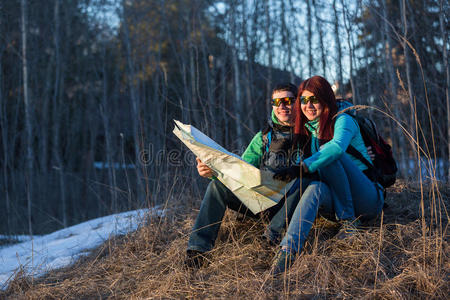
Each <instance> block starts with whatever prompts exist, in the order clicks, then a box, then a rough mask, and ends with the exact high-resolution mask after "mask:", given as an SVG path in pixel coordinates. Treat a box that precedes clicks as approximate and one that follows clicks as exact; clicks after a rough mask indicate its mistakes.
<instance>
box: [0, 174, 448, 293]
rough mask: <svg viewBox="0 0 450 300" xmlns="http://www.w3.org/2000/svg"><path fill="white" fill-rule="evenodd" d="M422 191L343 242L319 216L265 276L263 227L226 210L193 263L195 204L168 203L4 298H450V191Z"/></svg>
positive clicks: (398, 194) (23, 281)
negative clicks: (189, 249)
mask: <svg viewBox="0 0 450 300" xmlns="http://www.w3.org/2000/svg"><path fill="white" fill-rule="evenodd" d="M422 191H423V199H424V201H423V204H424V217H422V211H421V187H420V186H419V185H417V184H409V183H408V184H406V183H405V182H399V183H397V184H396V185H395V186H394V187H393V188H391V189H390V190H389V192H388V198H387V201H386V202H387V203H388V205H389V206H388V207H387V208H386V209H385V211H384V214H383V216H382V217H380V218H379V219H377V220H374V221H372V222H371V223H366V224H365V226H366V229H365V230H362V231H361V232H360V233H359V234H358V235H356V236H355V237H354V238H352V239H347V240H343V241H337V240H336V239H334V238H333V235H334V234H335V233H336V232H337V229H338V228H337V227H336V225H335V224H333V223H330V222H328V221H325V220H324V219H319V220H317V222H316V224H315V226H314V228H313V230H312V233H311V234H310V237H309V240H308V243H307V244H306V247H305V249H304V251H303V253H302V254H301V256H300V257H299V258H297V260H296V262H295V264H294V266H293V267H292V269H291V271H290V272H289V273H288V274H285V276H281V277H279V278H276V279H273V278H272V277H270V276H269V267H270V264H271V261H272V257H273V256H274V253H275V251H276V248H273V247H271V246H269V245H267V244H266V243H265V242H264V241H263V240H262V239H260V236H261V234H262V231H263V228H264V224H261V223H255V222H254V221H252V220H242V219H241V218H239V216H238V215H237V214H235V213H233V212H230V211H228V212H227V215H226V220H225V222H224V223H223V225H222V228H221V232H220V234H219V239H218V241H217V243H216V247H215V248H214V250H213V252H212V253H211V255H210V257H209V264H208V265H207V266H205V267H203V268H201V269H200V270H198V271H192V270H188V269H187V268H186V267H185V265H184V259H185V248H186V244H187V237H188V234H189V231H190V228H191V227H192V225H193V221H194V218H195V215H196V212H197V210H196V209H197V208H198V201H197V202H196V203H195V204H194V205H193V207H191V206H186V205H182V204H181V203H170V202H169V203H168V206H169V211H170V212H172V213H170V214H168V215H166V216H165V217H162V218H161V217H155V218H152V219H150V220H149V222H148V223H147V224H145V225H143V226H142V227H141V228H140V229H138V230H137V231H136V232H134V233H131V234H128V235H126V236H121V237H117V238H115V239H111V240H108V241H107V242H106V243H104V244H103V245H102V246H101V247H99V248H97V249H96V250H95V251H94V252H93V253H92V254H91V255H90V256H89V257H87V258H84V259H82V260H81V261H79V262H77V263H76V264H75V265H74V266H72V267H70V268H66V269H62V270H57V271H52V272H51V273H49V274H48V275H46V276H45V277H42V278H39V279H34V280H33V279H31V278H26V277H25V278H24V277H20V276H18V277H17V278H16V279H15V280H14V281H13V282H12V283H11V284H10V286H9V288H8V290H6V291H4V292H2V293H0V298H8V299H19V298H20V299H23V298H27V299H42V298H46V299H81V298H82V299H93V298H95V299H99V298H119V299H120V298H122V299H142V298H165V299H167V298H178V299H180V298H192V299H199V298H246V299H255V298H257V299H273V298H285V297H286V298H287V297H289V298H291V297H292V298H296V299H309V298H313V297H314V298H315V299H325V298H327V299H335V298H337V299H344V298H345V299H349V298H359V299H361V298H363V299H424V298H427V299H445V298H446V295H449V294H450V285H449V276H450V260H449V257H448V256H449V253H450V252H449V240H448V220H449V216H448V213H447V207H448V206H449V204H450V191H449V188H448V186H440V187H439V189H437V188H433V187H432V186H423V190H422ZM186 212H187V213H186ZM423 223H425V224H426V226H425V227H423Z"/></svg>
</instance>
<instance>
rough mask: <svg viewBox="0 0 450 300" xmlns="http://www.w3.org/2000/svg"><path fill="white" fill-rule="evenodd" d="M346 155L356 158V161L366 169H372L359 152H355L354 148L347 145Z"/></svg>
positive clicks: (371, 165)
mask: <svg viewBox="0 0 450 300" xmlns="http://www.w3.org/2000/svg"><path fill="white" fill-rule="evenodd" d="M345 152H347V153H348V154H351V155H353V156H354V157H356V158H357V159H358V160H360V161H361V162H362V163H363V164H365V165H366V167H367V168H369V169H370V168H373V167H374V166H373V164H371V163H370V162H369V161H368V160H367V159H366V158H365V157H364V156H363V155H362V154H361V152H359V151H358V150H356V148H355V147H353V146H352V145H348V147H347V150H346V151H345Z"/></svg>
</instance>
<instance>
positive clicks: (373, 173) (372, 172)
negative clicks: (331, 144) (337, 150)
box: [345, 145, 379, 186]
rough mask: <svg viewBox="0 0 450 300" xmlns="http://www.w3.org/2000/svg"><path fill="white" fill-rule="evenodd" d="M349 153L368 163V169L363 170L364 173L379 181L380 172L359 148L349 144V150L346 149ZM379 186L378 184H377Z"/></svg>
mask: <svg viewBox="0 0 450 300" xmlns="http://www.w3.org/2000/svg"><path fill="white" fill-rule="evenodd" d="M345 152H347V153H348V154H351V155H352V156H354V157H355V158H356V159H358V160H359V161H360V162H362V163H363V164H365V165H366V167H367V169H366V170H364V171H363V173H364V174H365V175H366V176H367V178H369V179H370V180H371V181H373V182H378V179H379V173H378V171H377V169H376V168H375V166H374V165H373V164H371V163H370V162H369V161H368V160H367V159H366V158H365V157H364V156H363V155H362V154H361V152H359V151H358V150H356V148H355V147H353V146H352V145H348V147H347V150H346V151H345ZM377 186H378V185H377Z"/></svg>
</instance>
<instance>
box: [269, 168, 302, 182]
mask: <svg viewBox="0 0 450 300" xmlns="http://www.w3.org/2000/svg"><path fill="white" fill-rule="evenodd" d="M297 177H300V167H299V166H292V167H287V168H283V169H280V170H277V171H275V174H274V175H273V179H276V180H281V181H284V182H289V181H291V180H292V179H294V178H297Z"/></svg>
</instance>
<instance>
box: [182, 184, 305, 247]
mask: <svg viewBox="0 0 450 300" xmlns="http://www.w3.org/2000/svg"><path fill="white" fill-rule="evenodd" d="M299 186H300V180H298V179H297V181H296V182H295V183H294V185H293V186H292V188H291V189H290V190H289V192H288V193H286V196H285V197H284V199H282V200H281V201H280V202H279V203H278V204H277V205H275V206H273V207H271V208H269V209H267V210H266V211H264V215H266V216H267V217H268V218H269V220H270V224H269V226H268V228H267V230H266V237H267V238H268V239H269V240H271V241H272V242H273V243H278V242H279V241H280V239H281V232H282V231H283V229H285V228H286V225H287V224H289V220H290V219H291V217H292V214H293V213H294V211H295V208H296V206H297V204H298V201H299V199H300V188H299ZM227 207H228V208H230V209H232V210H234V211H237V212H240V213H242V214H243V215H245V216H248V217H252V218H259V217H261V215H260V214H257V215H255V214H253V213H252V212H251V211H250V210H249V209H248V208H247V207H246V206H245V205H244V204H242V202H241V201H240V200H239V199H238V198H237V197H236V196H235V195H234V194H233V193H232V192H231V191H230V190H229V189H228V188H227V187H226V186H224V185H223V183H221V182H220V181H219V180H213V181H211V182H210V184H209V185H208V188H207V190H206V193H205V196H204V198H203V201H202V204H201V206H200V212H199V214H198V216H197V219H196V220H195V224H194V227H193V228H192V232H191V235H190V237H189V242H188V250H197V251H200V252H207V251H210V250H211V249H212V248H213V247H214V243H215V241H216V238H217V235H218V233H219V228H220V224H221V222H222V219H223V216H224V215H225V211H226V209H227Z"/></svg>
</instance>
